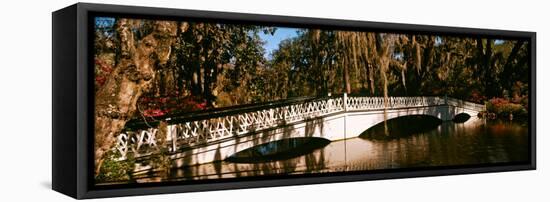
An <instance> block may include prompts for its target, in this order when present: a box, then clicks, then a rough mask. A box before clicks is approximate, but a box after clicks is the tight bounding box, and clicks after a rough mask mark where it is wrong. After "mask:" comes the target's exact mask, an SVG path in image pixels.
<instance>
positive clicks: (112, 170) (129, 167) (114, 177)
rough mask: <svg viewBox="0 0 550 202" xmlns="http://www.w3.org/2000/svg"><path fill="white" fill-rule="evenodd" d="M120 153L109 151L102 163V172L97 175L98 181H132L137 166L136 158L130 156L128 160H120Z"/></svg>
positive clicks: (96, 179)
mask: <svg viewBox="0 0 550 202" xmlns="http://www.w3.org/2000/svg"><path fill="white" fill-rule="evenodd" d="M118 158H120V154H119V153H118V152H115V151H110V152H108V153H107V154H106V155H105V157H104V160H103V163H102V164H101V168H100V172H99V174H98V175H97V176H96V177H95V181H96V183H108V182H120V181H131V180H132V172H133V171H134V167H135V159H134V158H133V157H131V156H128V158H127V160H124V161H118V160H117V159H118Z"/></svg>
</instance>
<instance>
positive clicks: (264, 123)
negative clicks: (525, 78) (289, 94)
mask: <svg viewBox="0 0 550 202" xmlns="http://www.w3.org/2000/svg"><path fill="white" fill-rule="evenodd" d="M384 99H385V98H383V97H347V96H346V95H344V96H337V97H325V98H318V99H306V100H299V101H296V102H287V103H283V104H275V105H270V106H267V107H261V108H257V109H255V108H248V107H247V108H245V110H238V108H236V109H232V110H230V111H224V112H223V113H216V112H212V113H211V114H213V115H210V116H204V115H200V114H199V115H197V116H190V117H186V118H181V117H179V118H174V119H171V118H166V119H165V120H164V121H166V122H167V123H168V125H167V127H166V128H160V129H159V128H158V127H156V126H154V127H148V128H140V129H135V130H126V131H123V132H122V133H121V134H120V135H119V136H118V137H117V144H116V150H117V151H118V152H119V153H120V156H121V159H125V158H126V156H127V154H129V153H130V152H131V153H133V155H134V156H135V157H140V156H145V155H149V154H150V153H151V152H152V151H154V150H153V149H151V148H156V147H158V146H162V147H164V148H168V150H169V152H177V151H179V150H181V149H183V148H187V147H191V146H195V145H200V144H204V143H209V142H214V141H217V140H221V139H225V138H231V137H238V136H242V135H245V134H249V133H252V132H256V131H261V130H265V129H271V128H274V127H278V126H284V125H287V124H293V123H297V122H301V121H305V120H309V119H312V118H317V117H322V116H326V115H329V114H334V113H339V112H342V111H360V110H381V109H385V108H386V109H397V108H410V107H425V106H434V105H444V104H446V103H447V102H451V103H452V104H453V105H455V104H456V105H461V106H466V107H472V108H475V107H478V106H477V105H471V104H470V103H464V102H458V101H457V100H446V99H445V98H441V97H389V98H387V103H385V102H384ZM175 120H177V121H175ZM159 139H160V140H162V142H159V141H158V140H159Z"/></svg>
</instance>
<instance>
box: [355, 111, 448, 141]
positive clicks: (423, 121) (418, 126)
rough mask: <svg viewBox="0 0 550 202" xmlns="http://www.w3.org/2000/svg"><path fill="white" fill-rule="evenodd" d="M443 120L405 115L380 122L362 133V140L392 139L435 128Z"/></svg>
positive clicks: (421, 115)
mask: <svg viewBox="0 0 550 202" xmlns="http://www.w3.org/2000/svg"><path fill="white" fill-rule="evenodd" d="M442 122H443V120H441V119H440V118H439V117H437V116H434V115H430V114H414V115H405V116H399V117H394V118H391V119H387V120H386V121H385V122H384V121H381V122H379V123H377V124H375V125H373V126H372V127H370V128H368V129H366V130H365V131H363V132H362V133H361V134H360V135H359V137H360V138H364V139H393V138H399V137H405V136H409V135H413V134H417V133H421V132H426V131H429V130H432V129H435V128H437V127H438V126H439V125H441V123H442Z"/></svg>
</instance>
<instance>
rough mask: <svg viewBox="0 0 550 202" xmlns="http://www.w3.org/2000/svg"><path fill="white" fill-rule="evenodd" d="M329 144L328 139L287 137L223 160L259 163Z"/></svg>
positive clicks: (293, 155) (288, 157)
mask: <svg viewBox="0 0 550 202" xmlns="http://www.w3.org/2000/svg"><path fill="white" fill-rule="evenodd" d="M328 144H330V140H327V139H324V138H317V137H302V138H289V139H283V140H278V141H274V142H269V143H265V144H261V145H258V146H255V147H252V148H250V149H246V150H243V151H240V152H237V153H235V154H233V155H231V156H230V157H228V158H226V159H225V161H227V162H233V163H261V162H270V161H279V160H287V159H291V158H295V157H298V156H303V155H305V154H309V153H311V152H313V151H314V150H317V149H320V148H323V147H325V146H327V145H328Z"/></svg>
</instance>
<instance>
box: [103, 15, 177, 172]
mask: <svg viewBox="0 0 550 202" xmlns="http://www.w3.org/2000/svg"><path fill="white" fill-rule="evenodd" d="M139 24H140V20H131V19H121V20H119V21H118V23H117V32H118V34H119V36H120V42H121V57H120V61H119V62H118V64H117V66H116V69H115V71H114V72H113V73H112V74H111V75H110V76H109V78H108V80H107V82H106V83H105V85H104V86H103V87H102V88H101V89H99V90H98V91H97V92H96V96H95V136H94V137H95V144H94V146H95V153H94V162H95V174H96V175H97V174H98V173H99V170H100V168H101V163H102V162H103V157H104V155H105V153H106V152H108V151H109V150H110V149H111V148H113V146H114V145H115V143H116V136H117V135H118V134H119V133H120V132H121V130H122V129H123V128H124V125H125V124H126V122H127V121H128V120H129V119H131V118H132V117H133V116H134V114H135V113H136V111H137V105H136V103H137V101H138V99H139V98H140V96H141V95H142V94H143V93H145V92H147V91H148V90H149V89H150V88H151V82H152V81H153V80H154V78H155V77H156V73H155V72H156V69H157V68H158V66H156V65H157V64H159V65H160V66H163V65H165V64H166V62H167V61H168V59H169V56H170V53H171V45H172V43H173V41H174V40H173V39H174V37H175V36H176V31H177V26H176V23H175V22H164V21H157V22H155V28H154V30H153V32H152V33H151V34H149V35H147V36H144V37H143V38H142V39H136V37H135V36H134V32H133V30H134V29H136V28H137V26H139Z"/></svg>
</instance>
